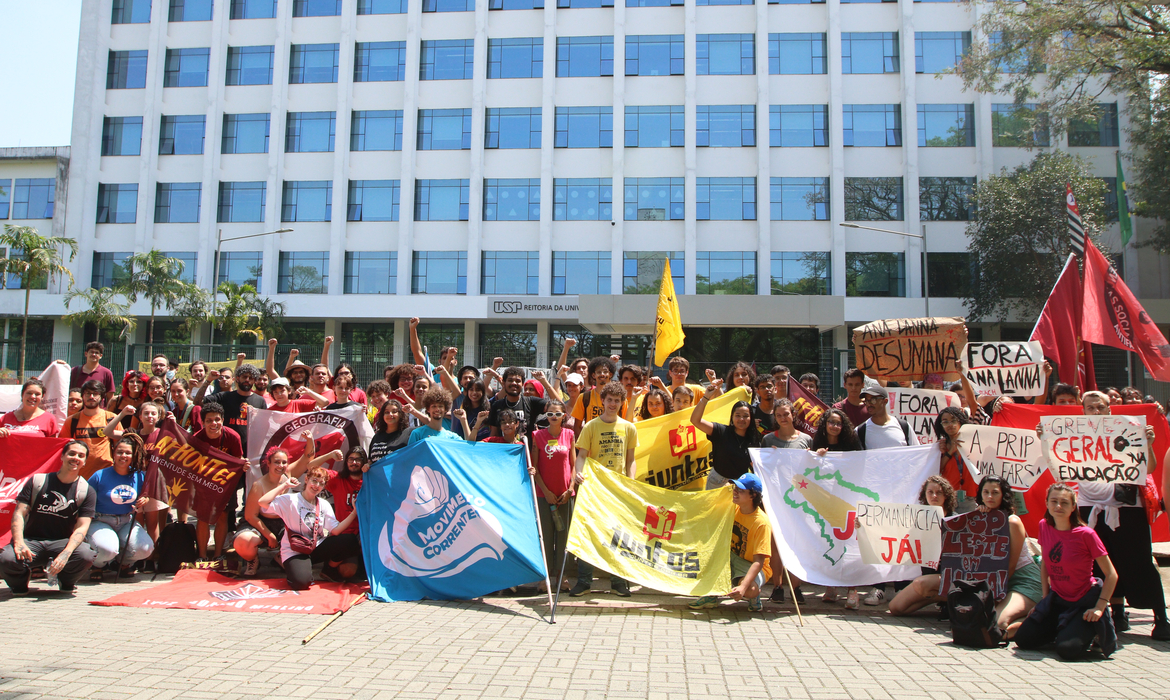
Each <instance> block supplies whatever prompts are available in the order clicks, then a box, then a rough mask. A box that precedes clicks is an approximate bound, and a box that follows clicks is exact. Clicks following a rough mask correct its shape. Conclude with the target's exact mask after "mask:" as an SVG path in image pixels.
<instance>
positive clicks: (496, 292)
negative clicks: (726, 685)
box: [39, 0, 1170, 373]
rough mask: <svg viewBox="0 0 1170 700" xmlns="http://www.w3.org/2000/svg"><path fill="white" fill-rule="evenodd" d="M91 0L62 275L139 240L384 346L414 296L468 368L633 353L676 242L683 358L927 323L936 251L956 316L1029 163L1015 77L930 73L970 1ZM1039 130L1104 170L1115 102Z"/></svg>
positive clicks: (835, 358) (801, 361)
mask: <svg viewBox="0 0 1170 700" xmlns="http://www.w3.org/2000/svg"><path fill="white" fill-rule="evenodd" d="M82 12H83V16H82V25H81V27H82V29H81V43H80V46H79V54H78V70H77V87H76V98H75V106H74V122H73V138H72V153H73V157H72V161H71V172H70V176H71V179H72V181H73V183H74V186H73V187H72V188H71V189H70V192H69V195H70V196H69V198H68V216H67V220H66V227H65V233H66V235H69V236H72V237H74V238H76V239H77V240H78V241H79V242H80V244H81V254H80V256H79V258H78V261H77V263H76V268H75V269H76V276H77V279H78V281H79V283H80V284H85V283H90V284H92V285H94V286H101V285H106V284H109V283H110V282H111V281H112V279H113V277H114V275H116V274H117V263H118V262H119V261H120V260H121V259H122V258H123V257H124V256H126V255H128V254H130V253H132V252H135V251H142V250H148V249H151V248H157V249H160V250H163V251H166V252H169V253H171V254H173V255H176V256H179V257H181V258H183V259H184V260H185V261H186V263H187V267H186V271H185V274H186V275H187V276H189V278H190V279H193V280H195V281H197V282H198V283H199V284H201V285H203V286H204V287H206V288H211V287H212V284H213V281H214V280H215V279H216V278H218V280H220V281H224V280H230V281H235V282H251V283H254V284H256V285H257V286H258V288H259V289H260V291H261V292H262V293H264V294H266V295H270V296H271V297H272V298H274V299H276V300H279V301H282V302H284V303H285V304H286V306H287V313H288V321H289V327H290V329H292V330H291V333H292V335H293V336H296V337H299V338H301V340H302V342H305V343H309V342H311V341H312V340H313V339H315V338H319V337H320V336H323V335H326V334H327V335H335V336H338V338H339V339H341V343H339V348H338V349H339V351H340V353H341V354H342V355H343V356H347V357H350V356H352V352H354V351H355V350H354V349H355V348H357V347H359V346H362V345H366V346H368V345H369V344H371V343H374V344H376V343H382V344H383V345H384V346H385V355H386V358H387V359H389V358H390V357H391V356H392V357H393V358H394V359H401V358H403V357H405V356H406V354H408V349H407V350H406V351H405V352H404V348H407V347H408V346H407V329H406V325H405V324H406V319H408V318H410V317H412V316H419V317H422V318H423V319H424V326H423V330H424V335H425V337H426V338H428V339H429V341H430V344H431V347H432V348H433V347H434V346H437V345H439V344H455V345H459V346H463V347H464V348H465V349H466V354H467V356H468V357H469V358H470V360H471V361H484V358H490V357H491V356H492V355H494V354H500V353H501V352H504V353H506V354H509V355H510V357H509V359H510V360H513V361H516V362H521V363H526V364H540V365H545V364H547V362H549V361H550V359H551V358H550V354H551V357H555V355H556V348H557V347H558V346H559V344H560V338H561V337H562V336H563V335H565V334H569V335H572V334H574V333H580V334H581V335H582V337H583V338H588V339H589V341H588V342H585V343H584V345H586V346H587V347H586V348H585V349H587V350H588V351H589V352H598V351H602V350H608V349H610V348H617V349H619V350H622V351H624V352H625V353H626V354H627V356H630V355H633V356H635V357H638V359H640V360H641V359H644V352H643V351H644V348H645V345H646V336H645V334H646V333H648V332H649V330H650V327H651V322H652V320H653V314H654V311H653V307H654V299H653V297H652V295H651V294H649V293H648V292H650V293H652V292H654V291H656V287H657V282H658V276H659V274H660V271H661V269H662V261H663V260H664V259H665V258H667V257H668V256H669V258H670V261H671V267H672V274H673V275H674V277H675V281H676V288H677V289H678V290H679V292H680V293H682V294H683V296H682V297H681V298H680V303H681V307H682V314H683V318H684V321H685V323H686V324H687V326H688V333H689V340H688V350H687V352H688V353H689V354H690V355H691V356H692V357H698V358H701V359H703V360H704V361H707V362H721V361H728V360H733V359H736V357H737V356H745V357H749V358H750V359H754V360H757V361H759V362H761V363H771V362H775V361H788V363H789V364H791V365H793V366H794V368H796V369H799V370H801V371H804V370H818V369H819V370H820V371H821V372H822V373H824V372H827V371H831V370H830V368H832V367H833V366H837V367H838V368H839V367H840V365H841V363H842V362H843V361H846V360H845V358H844V356H843V355H842V353H843V352H844V351H845V349H846V348H847V347H848V342H847V329H848V327H849V326H851V325H855V324H858V323H863V322H866V321H869V320H872V319H875V318H889V317H905V316H921V315H923V314H924V313H925V311H926V300H925V299H924V294H923V293H924V291H925V290H924V289H923V278H924V276H923V271H922V267H923V265H922V261H923V252H924V247H926V248H928V250H929V265H930V268H931V269H930V278H931V283H930V289H929V291H930V297H931V298H930V301H929V304H930V309H929V310H930V313H931V314H932V315H948V316H949V315H959V316H961V315H963V314H964V312H963V308H962V305H961V303H960V301H959V299H958V297H959V296H961V294H962V292H963V289H964V285H965V279H966V276H967V275H968V274H969V263H968V257H967V255H966V249H967V241H966V237H965V236H964V228H965V226H966V219H968V218H969V215H970V212H969V208H968V206H967V205H966V203H965V201H964V196H965V193H966V192H967V190H968V188H969V187H970V186H971V185H972V184H973V183H974V182H975V181H976V180H977V179H978V178H980V177H986V176H987V175H989V174H991V173H993V172H996V171H998V170H999V169H1000V168H1002V167H1005V166H1007V167H1013V166H1016V165H1018V164H1021V163H1024V162H1026V161H1028V160H1029V159H1030V158H1031V157H1032V156H1033V154H1034V152H1035V151H1031V150H1028V149H1027V148H1024V147H1022V146H1025V145H1029V144H1025V143H1021V142H1019V141H1017V140H1014V139H1010V138H1008V137H1006V136H1004V135H1002V133H1001V132H1002V131H1003V129H999V130H997V129H996V128H995V127H996V124H999V123H1001V120H1011V119H1012V117H1013V114H1012V108H1011V106H1010V105H1009V104H1007V103H1009V102H1010V99H1009V98H1008V97H1006V96H1005V97H995V96H991V95H983V94H975V93H971V92H966V91H964V90H963V88H962V84H961V81H960V79H959V78H958V77H956V76H954V75H945V74H942V73H943V72H944V71H945V70H946V69H948V68H949V67H951V66H952V65H953V64H954V63H955V61H956V60H957V59H958V58H959V57H960V56H961V55H962V54H963V52H964V51H965V50H966V48H967V47H968V46H969V45H970V44H971V42H973V41H974V42H978V41H986V37H982V36H980V35H979V32H978V29H977V27H976V20H977V13H978V7H977V6H975V7H972V6H970V5H967V4H960V3H954V2H935V3H918V2H911V1H910V0H899V1H898V2H854V3H850V2H842V1H841V0H827V1H823V2H807V1H806V2H800V1H799V0H797V1H793V0H786V1H785V2H783V3H776V2H765V0H757V4H751V2H750V0H747V1H746V2H744V1H741V2H735V1H734V0H732V1H731V2H728V1H727V0H699V1H696V0H556V1H555V2H554V0H480V2H475V1H474V0H154V1H153V6H152V3H151V2H150V0H85V2H84V4H83V10H82ZM1032 145H1036V146H1038V147H1040V148H1062V149H1068V150H1069V151H1072V152H1076V153H1081V154H1083V155H1086V156H1088V157H1089V158H1091V159H1092V160H1093V161H1094V163H1095V167H1096V168H1097V169H1098V174H1100V175H1101V176H1103V177H1109V178H1113V177H1114V175H1115V166H1114V154H1115V152H1116V150H1117V149H1118V148H1119V147H1120V148H1122V149H1124V148H1125V145H1126V144H1125V132H1124V105H1120V104H1118V102H1117V101H1115V100H1110V101H1108V102H1107V103H1104V104H1102V118H1101V119H1100V120H1099V122H1097V123H1096V124H1088V125H1079V126H1077V127H1075V128H1074V130H1073V131H1072V132H1071V135H1070V136H1068V137H1067V138H1066V137H1064V136H1061V137H1060V138H1059V139H1057V138H1055V137H1054V138H1050V137H1049V135H1048V134H1047V133H1042V132H1037V133H1036V134H1034V144H1032ZM849 222H861V225H863V226H871V227H874V228H881V229H892V230H895V231H900V232H905V233H907V234H910V235H911V236H913V235H924V236H925V240H923V239H921V238H912V237H908V236H899V235H894V234H890V233H881V232H875V231H871V230H863V229H855V228H846V227H843V226H841V225H840V224H842V223H849ZM282 228H284V229H292V231H290V232H287V233H273V234H270V235H256V234H265V233H267V232H272V231H276V230H278V229H282ZM1113 228H1114V230H1113V231H1112V232H1110V233H1109V235H1108V236H1107V237H1106V243H1107V244H1109V245H1111V246H1112V247H1113V249H1114V250H1115V251H1118V252H1119V251H1120V243H1119V241H1118V240H1117V233H1116V226H1114V227H1113ZM1141 228H1142V227H1141V225H1139V238H1140V237H1141V234H1142V231H1141ZM221 241H222V243H221ZM217 246H220V247H221V250H222V252H221V255H220V257H219V261H218V265H215V264H212V261H213V259H214V257H215V252H216V250H217ZM1125 274H1126V277H1127V279H1129V280H1130V283H1131V286H1133V287H1134V288H1135V291H1136V292H1137V293H1138V295H1139V296H1140V297H1142V298H1144V299H1149V300H1151V303H1150V304H1148V305H1147V308H1148V309H1150V310H1151V313H1154V315H1155V316H1156V317H1158V318H1159V320H1170V314H1164V313H1163V311H1164V306H1163V305H1161V304H1159V303H1158V302H1157V301H1156V300H1157V299H1161V298H1162V297H1166V296H1170V270H1168V267H1167V264H1166V261H1165V260H1164V259H1159V258H1157V257H1156V256H1142V258H1141V259H1140V260H1139V258H1138V256H1137V255H1129V256H1128V257H1127V259H1126V261H1125ZM726 295H734V296H730V297H729V296H726ZM57 299H59V297H56V298H55V297H53V295H51V294H50V295H47V296H46V298H45V299H44V301H43V306H41V307H39V310H41V311H42V313H46V314H54V313H60V304H59V302H58V301H57ZM1162 316H1165V318H1162ZM1020 321H1021V328H1023V326H1025V325H1027V326H1030V319H1020ZM972 327H973V333H974V334H975V335H976V337H978V336H979V334H982V337H986V338H993V337H998V334H1000V333H1001V329H1000V328H999V327H986V328H985V327H981V326H980V325H979V324H974V323H973V324H972ZM585 331H589V332H592V333H593V334H595V335H594V336H589V335H587V334H586V333H585ZM1003 332H1004V333H1005V334H1007V333H1010V334H1012V337H1018V335H1019V334H1020V332H1021V330H1020V329H1014V330H1012V329H1009V330H1008V331H1003ZM70 333H72V335H70ZM58 336H60V337H59V338H58V339H59V340H70V339H72V340H80V335H79V331H69V330H68V329H65V328H59V329H58ZM296 337H294V338H292V339H293V340H295V339H296ZM1005 337H1006V336H1005ZM201 340H203V341H206V340H207V338H206V337H204V338H202V339H201ZM347 348H348V349H347ZM390 348H392V351H391V350H390Z"/></svg>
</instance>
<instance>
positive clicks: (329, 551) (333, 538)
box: [284, 532, 362, 591]
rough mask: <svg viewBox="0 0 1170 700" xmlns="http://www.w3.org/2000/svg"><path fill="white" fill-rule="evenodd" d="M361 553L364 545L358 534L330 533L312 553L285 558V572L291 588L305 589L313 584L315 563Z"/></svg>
mask: <svg viewBox="0 0 1170 700" xmlns="http://www.w3.org/2000/svg"><path fill="white" fill-rule="evenodd" d="M361 555H362V545H361V542H360V541H359V540H358V536H357V535H355V534H353V533H351V532H347V533H342V534H340V535H330V536H328V537H326V538H325V539H323V540H321V544H319V545H317V546H316V547H315V548H314V549H313V553H312V554H293V555H292V556H291V557H289V558H288V559H285V560H284V573H285V574H286V575H287V576H288V585H289V588H291V589H292V590H294V591H303V590H305V589H306V588H308V587H309V586H311V585H313V564H320V563H321V562H323V561H324V562H329V561H345V560H346V559H351V558H355V557H361Z"/></svg>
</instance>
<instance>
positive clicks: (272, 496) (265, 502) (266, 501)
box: [260, 479, 301, 508]
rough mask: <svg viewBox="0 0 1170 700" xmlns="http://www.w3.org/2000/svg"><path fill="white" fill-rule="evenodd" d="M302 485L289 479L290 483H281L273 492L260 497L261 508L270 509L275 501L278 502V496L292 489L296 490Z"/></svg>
mask: <svg viewBox="0 0 1170 700" xmlns="http://www.w3.org/2000/svg"><path fill="white" fill-rule="evenodd" d="M300 485H301V482H299V481H297V480H296V479H289V480H288V481H282V482H280V485H279V486H277V487H276V488H274V489H272V490H271V491H269V492H268V493H266V494H264V495H263V496H261V497H260V507H261V508H268V507H269V506H271V505H272V502H273V501H274V500H276V497H277V496H279V495H280V494H282V493H284V492H285V491H288V490H289V489H291V488H296V487H297V486H300Z"/></svg>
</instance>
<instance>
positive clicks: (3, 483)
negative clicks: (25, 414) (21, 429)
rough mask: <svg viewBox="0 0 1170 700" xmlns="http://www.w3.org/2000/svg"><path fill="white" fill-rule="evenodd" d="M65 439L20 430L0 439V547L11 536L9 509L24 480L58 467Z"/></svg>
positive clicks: (13, 507) (12, 508) (52, 470)
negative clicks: (34, 435)
mask: <svg viewBox="0 0 1170 700" xmlns="http://www.w3.org/2000/svg"><path fill="white" fill-rule="evenodd" d="M67 442H69V441H68V440H66V439H64V438H47V437H32V436H30V435H21V434H19V433H12V434H10V435H9V436H8V437H6V438H3V439H0V547H4V546H6V545H7V544H8V543H9V542H10V541H11V540H12V511H13V510H15V508H16V497H17V496H19V495H20V490H21V489H23V488H24V484H25V482H26V481H28V478H29V477H30V476H32V475H33V474H48V473H49V472H55V471H57V470H58V469H60V468H61V450H62V449H63V448H64V447H65V443H67Z"/></svg>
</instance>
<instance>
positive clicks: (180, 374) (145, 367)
mask: <svg viewBox="0 0 1170 700" xmlns="http://www.w3.org/2000/svg"><path fill="white" fill-rule="evenodd" d="M237 362H239V360H223V361H222V362H204V363H203V364H205V365H207V371H208V372H210V371H212V370H215V369H230V370H232V371H233V372H234V371H235V369H236V363H237ZM244 364H246V365H247V364H250V365H252V366H253V367H255V368H256V369H259V370H260V371H261V372H263V371H264V360H244ZM138 371H140V372H145V373H146V374H147V376H149V375H150V361H149V360H144V361H139V362H138ZM190 378H191V363H190V362H180V363H179V366H178V368H176V369H175V379H190Z"/></svg>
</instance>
